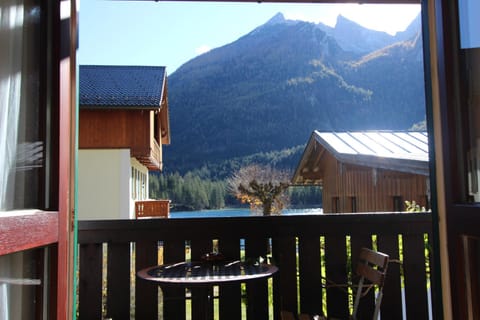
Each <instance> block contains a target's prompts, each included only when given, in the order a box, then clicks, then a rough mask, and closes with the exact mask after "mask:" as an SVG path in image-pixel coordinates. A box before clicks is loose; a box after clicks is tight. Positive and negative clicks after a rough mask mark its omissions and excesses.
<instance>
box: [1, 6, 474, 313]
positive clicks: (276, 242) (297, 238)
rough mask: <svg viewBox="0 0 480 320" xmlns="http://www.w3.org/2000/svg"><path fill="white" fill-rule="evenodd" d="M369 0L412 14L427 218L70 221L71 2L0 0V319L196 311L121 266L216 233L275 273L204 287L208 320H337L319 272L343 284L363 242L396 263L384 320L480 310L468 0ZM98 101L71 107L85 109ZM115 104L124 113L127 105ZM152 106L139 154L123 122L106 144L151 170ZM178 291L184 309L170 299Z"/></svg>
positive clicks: (179, 253) (338, 300)
mask: <svg viewBox="0 0 480 320" xmlns="http://www.w3.org/2000/svg"><path fill="white" fill-rule="evenodd" d="M294 2H295V1H294ZM310 2H315V3H326V1H322V0H319V1H310ZM329 2H338V3H341V2H342V1H329ZM379 2H381V3H387V4H394V3H416V4H420V5H421V8H422V40H423V54H424V74H425V93H426V95H425V96H426V111H427V112H426V120H427V121H426V122H427V131H428V146H429V155H430V159H429V160H430V161H429V168H430V186H431V188H430V190H431V208H432V210H431V212H426V213H419V214H417V213H413V214H402V213H388V214H358V213H356V214H342V215H338V214H334V215H329V214H323V215H299V216H271V217H245V218H225V219H223V218H215V219H201V218H198V219H154V220H149V221H147V220H104V221H79V222H77V217H78V208H77V206H76V203H77V195H78V194H79V192H77V189H76V185H77V182H78V181H77V175H76V165H77V161H76V159H77V152H78V147H79V146H78V144H77V142H76V137H77V132H78V128H77V123H78V118H77V110H78V108H79V107H78V100H77V88H78V84H77V78H78V77H77V72H78V71H77V70H78V65H77V60H76V59H77V50H78V43H79V41H78V34H79V32H78V31H79V29H78V28H79V21H78V17H79V10H80V8H79V6H78V1H73V0H51V1H42V0H31V1H30V0H29V1H24V0H15V1H13V0H5V1H1V2H0V12H1V22H2V23H0V34H1V35H2V46H1V49H0V50H1V54H0V61H1V64H2V68H0V75H1V79H2V81H1V82H0V97H1V100H0V101H1V103H0V130H1V132H2V135H1V139H2V141H1V142H2V143H0V174H1V177H2V178H1V179H0V186H1V188H2V189H0V319H2V320H6V319H8V320H11V319H15V320H16V319H58V320H64V319H77V318H79V319H105V318H112V319H131V318H132V316H133V317H134V318H136V319H165V320H168V319H175V320H178V319H194V320H195V319H201V318H203V315H205V314H206V313H205V308H212V309H213V308H214V304H213V302H212V304H206V303H204V300H202V299H201V298H200V297H198V296H197V293H196V292H195V291H194V290H192V291H191V292H189V294H188V296H187V295H186V292H185V290H181V291H179V290H176V288H173V289H172V291H169V292H165V294H164V296H163V297H162V296H161V295H160V294H159V291H158V287H157V286H154V285H151V284H149V283H145V282H141V281H135V282H134V283H133V282H132V281H131V274H132V268H135V271H136V270H141V269H143V268H145V267H148V266H151V265H154V264H157V263H159V261H161V262H165V263H169V262H175V261H179V260H184V259H185V250H186V245H187V244H188V249H189V250H190V251H189V252H190V253H191V259H192V260H193V259H198V258H199V257H201V255H202V254H204V253H205V252H208V251H207V250H211V249H212V243H213V240H216V242H217V243H218V248H219V250H220V251H221V252H222V253H224V254H225V255H228V256H229V257H231V258H233V259H235V258H237V259H238V258H240V257H241V252H242V254H243V253H244V254H245V256H249V257H258V256H260V255H263V254H266V253H267V252H271V254H272V255H273V257H274V258H275V261H276V264H277V265H278V267H279V270H280V272H279V273H278V276H277V275H276V276H275V277H274V278H273V279H272V282H273V286H272V287H273V288H272V290H270V288H271V287H269V284H268V283H265V282H259V283H256V284H254V285H253V286H247V287H246V288H241V287H240V286H234V287H229V288H221V289H220V290H218V291H215V294H216V295H215V296H214V297H213V299H212V300H214V301H215V310H218V313H219V316H218V318H219V319H236V320H240V319H251V320H253V319H255V320H263V319H272V318H273V319H275V320H277V319H279V318H280V316H279V315H280V310H287V311H292V312H302V313H310V314H314V313H317V312H319V311H323V306H325V309H326V311H327V314H328V315H329V316H336V317H343V318H348V312H349V304H348V302H349V301H351V300H349V297H348V295H347V294H346V293H342V292H341V293H337V294H332V293H330V294H329V293H327V294H326V297H327V299H326V300H323V297H324V296H325V295H324V294H323V293H322V289H321V288H322V279H321V277H320V275H322V274H323V272H325V275H326V276H327V277H328V278H329V279H331V280H333V281H335V282H336V283H345V281H344V280H346V281H348V280H351V278H347V272H348V271H349V270H352V266H351V264H349V263H350V261H353V260H355V259H356V254H357V253H358V252H359V248H361V247H365V246H366V247H375V248H378V249H379V250H380V251H383V252H386V253H388V254H389V255H390V258H391V259H392V260H394V262H393V263H392V264H390V265H389V267H388V275H387V277H386V282H387V283H386V284H385V288H384V297H383V300H382V308H381V318H382V319H405V318H407V319H415V320H423V319H435V320H442V319H446V320H450V319H454V320H457V319H462V320H463V319H468V320H473V319H479V318H480V306H479V303H478V301H479V296H480V294H479V292H480V274H479V272H478V266H479V261H480V250H479V248H480V241H479V239H480V227H479V226H480V205H479V203H478V201H477V200H476V199H478V196H477V194H478V183H479V181H478V174H476V173H475V171H477V168H478V158H479V155H478V150H479V147H480V146H479V145H480V142H479V141H480V140H479V139H480V127H479V126H478V122H479V121H478V115H479V110H480V104H479V101H480V99H479V97H480V90H479V88H480V51H479V50H480V49H479V47H480V43H479V42H480V41H478V21H479V20H478V12H479V10H476V9H474V8H475V5H476V6H477V7H476V8H478V1H475V0H422V1H416V0H404V1H390V0H383V1H377V0H365V1H362V3H364V4H374V3H379ZM112 3H117V2H115V1H112ZM131 3H135V4H136V3H137V2H134V1H131ZM152 4H154V5H157V4H156V3H153V2H152ZM118 5H122V3H121V1H118ZM138 5H143V3H140V1H139V2H138ZM158 5H162V4H161V3H158ZM468 5H471V6H472V7H471V8H470V9H468V8H469V7H468ZM185 6H186V7H185V10H189V7H188V4H185ZM259 6H262V4H259ZM252 10H255V9H252ZM106 18H107V17H106ZM159 18H161V17H159ZM125 23H133V20H132V21H126V22H125ZM136 32H142V31H141V30H136ZM470 39H471V40H473V41H470ZM474 39H477V42H476V43H475V40H474ZM3 43H7V44H8V45H3ZM112 54H115V53H112ZM164 97H165V96H164ZM94 107H95V103H92V104H91V107H87V108H85V109H83V108H82V114H83V111H88V112H85V113H86V114H87V113H90V112H94V111H95V110H96V109H95V108H94ZM125 109H126V110H124V111H121V113H124V115H123V119H124V120H126V116H125V115H126V113H127V112H128V111H133V110H130V109H129V108H125ZM132 109H134V108H132ZM154 110H158V111H159V112H160V113H161V109H157V108H154V107H152V108H151V109H148V110H143V111H140V110H138V112H139V114H138V117H139V118H141V115H142V114H143V115H144V116H145V118H149V119H150V121H151V123H150V126H149V128H150V130H151V131H149V134H148V135H147V134H146V133H147V130H146V129H145V131H143V130H140V131H142V132H143V135H144V136H145V137H146V138H147V140H148V142H143V140H142V141H141V142H140V141H135V146H138V147H137V149H136V148H134V147H133V144H132V145H128V144H127V141H129V140H128V138H127V137H126V136H125V135H126V132H121V133H119V135H118V136H117V137H116V138H117V141H123V143H124V144H123V145H121V146H120V145H116V146H114V147H115V148H117V147H118V148H130V147H132V156H133V157H134V158H135V159H136V161H138V162H139V163H144V165H146V166H152V168H154V169H156V168H158V169H159V168H160V166H161V160H160V158H159V157H157V155H156V154H155V152H154V151H153V150H154V148H152V147H151V143H152V142H151V141H150V138H149V137H150V136H153V137H156V138H157V142H158V143H159V145H160V142H162V143H163V142H164V141H160V140H162V139H167V140H168V130H167V134H166V135H165V134H164V133H162V130H161V128H163V129H165V128H166V127H164V126H163V125H164V124H162V121H161V119H162V118H157V117H155V111H154ZM98 112H99V113H100V112H103V113H104V114H109V115H111V114H113V110H103V111H100V110H98ZM164 112H165V110H164ZM128 114H129V115H131V114H133V113H128ZM147 114H149V116H146V115H147ZM12 117H13V118H12ZM119 118H122V117H121V116H119ZM19 119H21V121H19ZM155 119H157V125H159V126H158V127H157V128H155ZM163 119H166V118H165V117H164V118H163ZM107 120H110V119H109V118H107ZM152 122H153V124H152ZM118 123H119V124H120V123H121V121H120V119H118ZM81 125H82V126H83V124H81ZM102 125H103V126H109V122H108V121H107V122H104V121H102ZM125 126H126V123H125ZM110 127H111V126H110ZM111 129H112V130H113V129H115V128H111ZM80 131H82V132H83V129H82V128H81V130H80ZM105 134H106V135H108V134H109V133H105ZM81 136H82V137H81V139H80V140H81V141H80V143H81V144H83V143H85V144H83V145H84V146H85V148H87V146H89V147H91V148H94V142H95V141H94V140H93V139H92V138H93V135H87V137H84V136H83V134H82V133H81ZM104 137H106V136H102V135H96V138H97V139H103V138H104ZM85 138H86V139H87V141H85V140H84V139H85ZM7 139H10V140H8V141H9V143H8V144H5V143H4V142H5V141H7ZM130 141H131V140H130ZM137 142H138V144H137ZM165 142H166V141H165ZM103 147H104V146H102V148H103ZM95 148H96V147H95ZM22 150H23V151H28V152H32V153H33V155H34V159H35V161H34V162H22V161H20V159H16V157H17V156H18V155H19V154H20V155H21V154H22V152H21V151H22ZM129 150H130V149H129ZM17 151H20V152H17ZM24 154H26V153H24ZM325 154H327V150H326V151H325ZM330 163H332V164H334V163H335V161H333V160H331V161H330ZM107 165H108V162H106V163H105V167H106V166H107ZM304 167H305V168H306V167H307V165H306V164H305V165H304ZM340 167H341V166H340ZM311 168H312V170H313V168H314V167H313V166H312V167H311ZM368 171H369V172H371V169H368ZM306 178H307V177H306ZM308 179H311V180H312V181H314V179H315V178H314V177H313V178H308ZM373 238H374V239H375V243H373V242H372V239H373ZM400 239H401V241H400ZM266 240H268V241H266ZM400 242H401V243H400ZM240 243H244V247H243V248H242V249H244V251H241V248H240ZM347 243H348V246H347ZM399 243H400V244H399ZM269 244H271V245H269ZM132 245H134V246H135V257H134V258H132V257H131V248H132ZM160 246H161V247H162V248H161V249H163V251H162V252H163V255H162V256H161V257H160V256H158V252H159V249H160V248H159V247H160ZM107 247H108V254H107V252H106V251H105V248H107ZM426 252H428V260H427V256H426V254H425V253H426ZM106 255H107V256H108V257H107V259H108V263H107V265H105V264H104V263H103V262H104V261H105V256H106ZM160 258H162V259H163V260H159V259H160ZM427 261H428V264H427V263H426V262H427ZM77 266H80V267H79V269H77ZM105 280H106V281H105ZM77 284H78V286H77ZM105 284H106V285H107V286H108V287H107V288H106V287H105V286H104V285H105ZM132 286H133V287H132ZM132 292H135V301H134V302H132ZM428 292H430V295H429V294H428ZM179 293H180V294H183V295H184V297H185V299H188V302H189V303H188V304H187V303H185V299H177V298H178V297H179ZM370 293H371V294H372V296H373V291H370ZM105 294H106V295H107V296H105ZM162 294H163V293H162ZM270 298H271V299H270ZM367 300H368V299H367ZM217 301H218V304H216V302H217ZM242 301H246V302H247V303H246V305H242ZM190 302H191V303H190ZM367 304H368V302H367ZM371 305H373V303H372V304H371ZM187 306H188V308H187ZM244 306H246V308H245V309H246V310H245V309H244ZM367 307H368V305H367ZM367 309H368V308H367ZM215 312H217V311H215ZM187 313H189V314H188V315H187ZM160 314H161V316H160Z"/></svg>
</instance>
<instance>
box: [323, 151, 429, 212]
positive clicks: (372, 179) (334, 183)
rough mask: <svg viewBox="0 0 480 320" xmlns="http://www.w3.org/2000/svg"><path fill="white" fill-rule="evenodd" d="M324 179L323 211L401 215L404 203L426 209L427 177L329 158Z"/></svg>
mask: <svg viewBox="0 0 480 320" xmlns="http://www.w3.org/2000/svg"><path fill="white" fill-rule="evenodd" d="M328 158H329V159H328V160H327V161H328V163H327V164H326V167H327V170H325V175H324V178H323V184H322V185H323V211H324V212H330V213H339V212H376V211H382V212H392V211H404V210H405V207H404V201H405V200H408V201H412V200H414V201H415V202H416V203H417V204H418V205H420V206H421V207H425V208H427V207H428V200H427V199H428V197H429V195H428V194H427V185H428V177H427V176H424V175H419V174H409V173H404V172H398V171H392V170H385V169H376V168H369V167H364V166H357V165H351V164H343V163H341V162H340V161H338V160H336V159H335V158H334V157H333V156H331V155H329V156H328Z"/></svg>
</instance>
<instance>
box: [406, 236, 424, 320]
mask: <svg viewBox="0 0 480 320" xmlns="http://www.w3.org/2000/svg"><path fill="white" fill-rule="evenodd" d="M424 248H425V243H424V239H423V235H404V236H403V256H404V257H403V260H404V261H403V270H404V273H405V304H406V306H407V318H408V319H428V303H427V300H428V297H427V291H426V288H427V275H426V272H425V251H424V250H425V249H424Z"/></svg>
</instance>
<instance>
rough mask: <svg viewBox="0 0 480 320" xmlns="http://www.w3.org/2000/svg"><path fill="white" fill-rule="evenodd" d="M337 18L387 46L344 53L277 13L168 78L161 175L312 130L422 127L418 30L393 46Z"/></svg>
mask: <svg viewBox="0 0 480 320" xmlns="http://www.w3.org/2000/svg"><path fill="white" fill-rule="evenodd" d="M339 19H340V20H341V21H340V26H341V27H342V28H347V26H348V25H350V34H357V35H358V39H363V38H364V37H367V38H368V37H370V38H372V37H373V38H374V39H373V38H372V41H371V43H377V46H378V43H382V41H383V42H385V43H387V44H386V45H384V46H383V45H382V46H381V47H380V48H377V49H369V50H370V51H368V53H367V54H364V53H362V52H361V51H359V49H358V48H355V47H352V49H351V50H346V49H345V48H344V47H342V45H341V41H339V40H338V39H337V38H336V37H335V35H334V33H331V32H330V34H329V32H327V31H328V30H327V31H325V30H322V28H323V27H321V26H320V25H319V24H314V23H310V22H303V21H298V20H286V19H285V18H284V16H283V14H281V13H280V14H277V15H275V16H274V17H272V18H271V19H269V20H268V21H267V22H266V23H265V24H262V25H260V26H259V27H257V28H255V29H253V30H252V31H251V32H249V33H247V34H245V35H244V36H242V37H240V38H238V39H237V40H236V41H233V42H231V43H229V44H227V45H225V46H222V47H219V48H215V49H213V50H211V51H210V52H208V53H205V54H202V55H200V56H198V57H196V58H194V59H192V60H190V61H188V62H187V63H185V64H184V65H182V66H181V67H180V68H179V69H177V71H175V72H174V73H173V74H172V75H170V76H169V104H170V117H171V128H172V145H171V146H169V147H167V148H166V150H165V158H166V160H165V163H166V166H165V167H166V168H167V170H170V171H177V170H178V171H180V172H185V171H187V170H192V169H195V168H198V167H201V166H203V165H209V166H211V165H212V164H214V163H217V164H218V163H221V162H225V161H229V160H231V159H239V158H241V157H248V156H250V155H253V154H258V153H264V152H276V151H280V150H287V149H289V148H294V147H297V146H299V145H301V144H304V143H305V142H306V141H307V139H308V137H309V135H310V133H311V132H312V131H313V130H316V129H319V130H329V131H339V130H363V129H407V128H408V127H410V126H412V125H413V124H414V123H418V122H420V121H422V120H424V117H425V109H424V104H425V103H424V94H423V91H422V90H423V60H422V58H423V56H422V55H419V48H420V52H422V50H421V41H420V40H419V38H418V32H419V30H418V31H417V34H416V38H413V37H411V38H409V39H408V40H403V41H397V40H396V39H399V38H398V37H397V35H395V36H391V35H388V34H386V33H385V34H383V33H378V31H372V32H370V31H371V30H370V31H365V30H368V29H366V28H363V27H362V26H360V25H358V24H355V23H353V24H350V23H349V22H348V21H343V20H345V19H346V18H344V17H341V18H339ZM337 20H338V19H337ZM347 20H348V19H347ZM412 23H414V22H412ZM337 24H338V21H337ZM319 26H320V27H319ZM412 30H413V31H415V30H414V28H412V29H409V28H407V29H406V30H405V32H407V31H409V32H410V34H411V35H413V34H415V33H414V32H413V31H412ZM344 31H345V32H344V33H343V34H345V33H348V32H347V31H346V29H345V30H344ZM380 34H381V36H380ZM385 35H387V36H386V37H385ZM406 35H407V33H402V34H401V35H399V37H401V36H403V37H406ZM384 38H385V39H388V41H385V40H382V39H384ZM345 39H346V38H345ZM415 39H416V40H415ZM357 47H358V46H357ZM374 47H375V46H373V45H372V46H371V48H374ZM292 161H293V160H292ZM285 165H286V166H288V165H289V166H295V165H296V163H293V162H292V163H290V164H288V163H286V164H285Z"/></svg>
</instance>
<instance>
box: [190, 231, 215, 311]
mask: <svg viewBox="0 0 480 320" xmlns="http://www.w3.org/2000/svg"><path fill="white" fill-rule="evenodd" d="M190 250H191V255H192V261H200V260H201V258H202V256H203V255H204V254H206V253H210V252H212V250H213V248H212V239H194V240H191V241H190ZM191 292H192V320H204V319H206V315H208V320H211V319H213V298H212V296H213V290H212V288H209V287H202V288H192V289H191ZM206 295H207V297H210V298H207V299H205V296H206Z"/></svg>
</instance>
